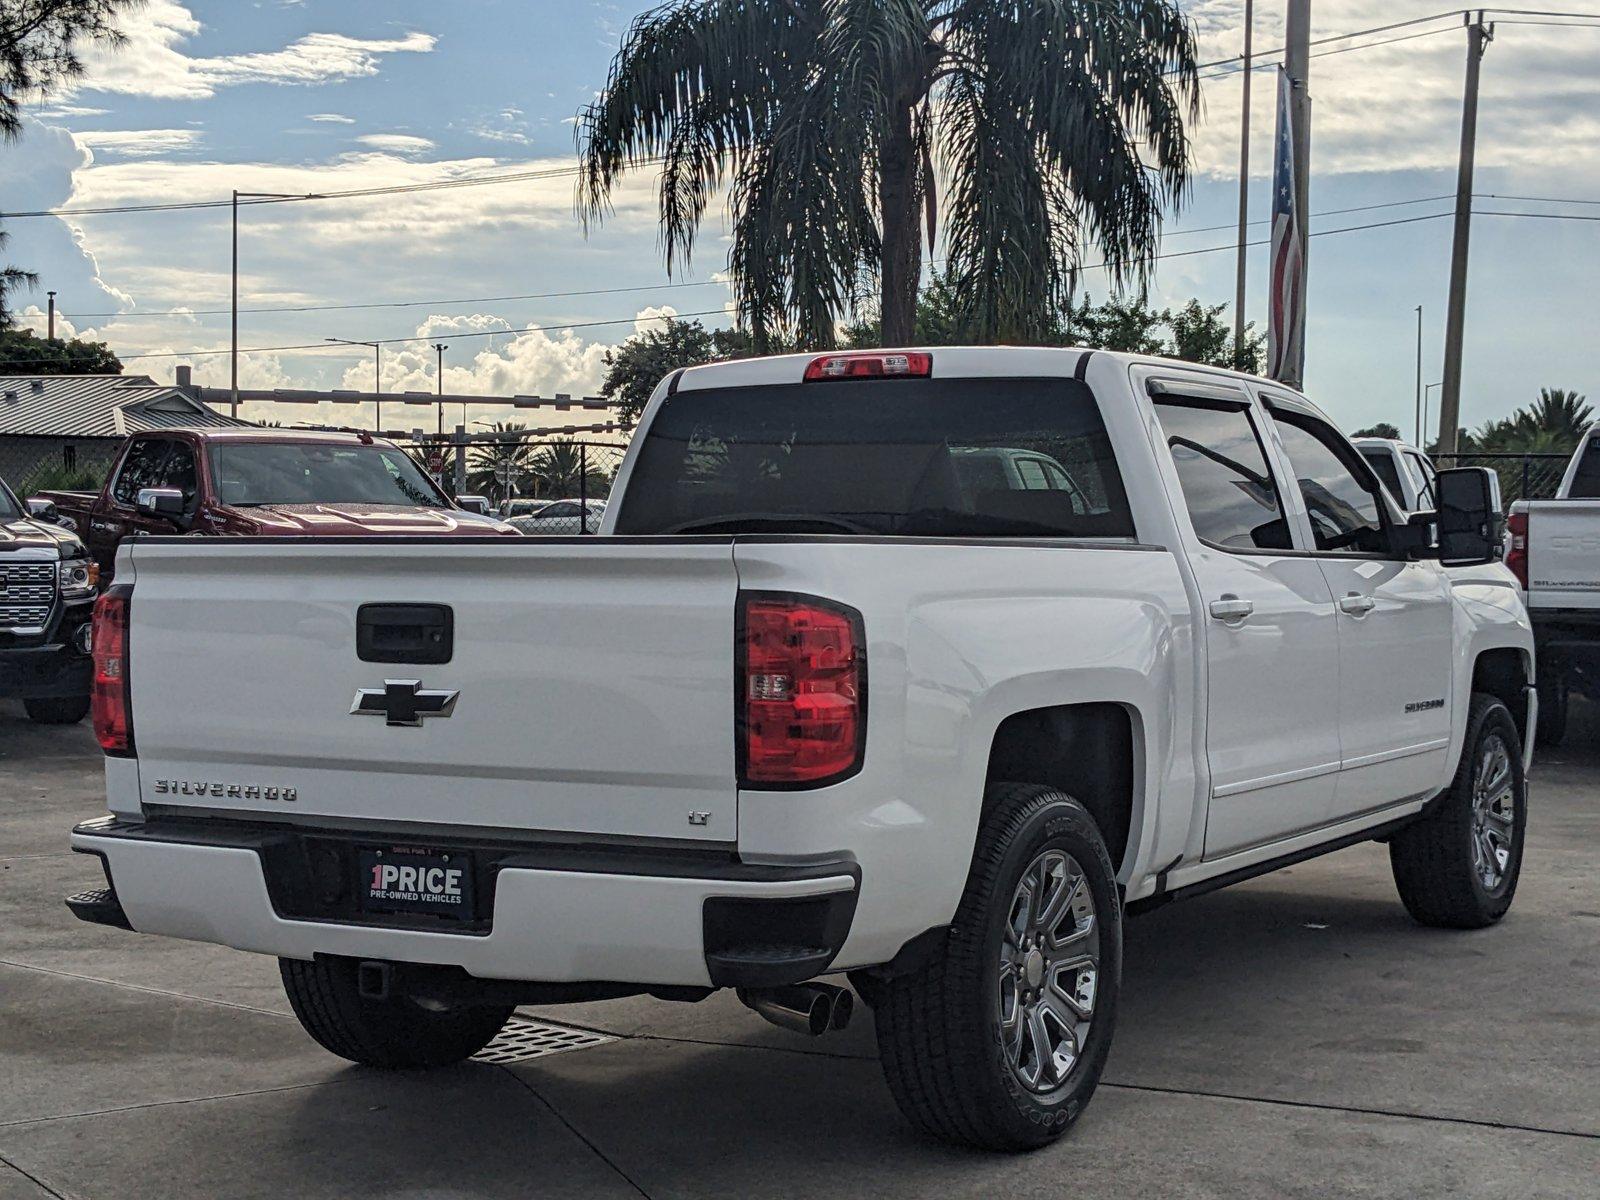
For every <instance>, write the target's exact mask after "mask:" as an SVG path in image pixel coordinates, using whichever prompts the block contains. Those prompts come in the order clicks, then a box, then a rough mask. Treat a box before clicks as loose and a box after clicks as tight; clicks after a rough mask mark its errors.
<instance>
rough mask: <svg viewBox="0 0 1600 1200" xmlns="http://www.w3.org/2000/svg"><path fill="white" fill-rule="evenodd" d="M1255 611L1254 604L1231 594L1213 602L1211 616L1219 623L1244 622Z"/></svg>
mask: <svg viewBox="0 0 1600 1200" xmlns="http://www.w3.org/2000/svg"><path fill="white" fill-rule="evenodd" d="M1255 610H1256V606H1255V605H1254V604H1252V603H1251V602H1250V601H1248V600H1241V599H1239V597H1237V596H1235V595H1234V594H1233V593H1231V592H1229V593H1227V594H1225V595H1224V596H1223V597H1222V599H1220V600H1213V601H1212V602H1211V615H1212V616H1213V617H1214V618H1216V619H1217V620H1218V621H1242V620H1244V619H1245V618H1246V617H1248V616H1249V615H1250V614H1251V613H1253V612H1255Z"/></svg>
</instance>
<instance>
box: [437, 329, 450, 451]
mask: <svg viewBox="0 0 1600 1200" xmlns="http://www.w3.org/2000/svg"><path fill="white" fill-rule="evenodd" d="M433 349H434V353H436V354H437V355H438V356H439V370H438V372H437V375H438V385H439V436H440V437H443V436H444V352H445V351H446V350H448V349H450V347H449V346H447V345H445V344H444V343H443V342H435V343H434V344H433Z"/></svg>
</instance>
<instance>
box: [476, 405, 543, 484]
mask: <svg viewBox="0 0 1600 1200" xmlns="http://www.w3.org/2000/svg"><path fill="white" fill-rule="evenodd" d="M493 432H494V434H495V440H494V441H492V442H489V443H488V444H487V445H483V446H475V447H473V450H472V453H471V455H470V456H469V457H468V459H467V486H468V487H469V488H471V489H472V490H473V491H475V492H483V493H485V494H487V495H488V496H489V497H490V499H498V500H505V499H508V498H509V497H510V496H511V494H512V492H513V490H519V489H521V488H522V487H523V486H524V485H525V483H526V482H527V481H528V478H529V476H530V475H532V474H533V472H532V469H531V464H532V460H533V448H532V447H531V446H529V445H528V443H527V441H526V440H525V439H526V438H527V436H528V427H527V426H526V425H524V424H522V423H521V422H520V421H496V422H495V423H494V427H493Z"/></svg>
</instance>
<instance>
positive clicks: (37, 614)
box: [0, 480, 99, 725]
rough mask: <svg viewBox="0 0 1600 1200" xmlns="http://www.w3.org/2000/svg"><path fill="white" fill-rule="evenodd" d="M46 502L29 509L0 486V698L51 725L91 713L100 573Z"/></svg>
mask: <svg viewBox="0 0 1600 1200" xmlns="http://www.w3.org/2000/svg"><path fill="white" fill-rule="evenodd" d="M57 519H58V518H57V514H56V511H55V506H54V505H53V504H51V503H49V502H47V501H38V502H33V503H30V504H29V505H28V506H26V507H24V505H23V504H22V502H21V501H20V500H18V499H17V497H16V493H14V492H13V491H12V490H11V489H10V488H9V487H7V486H6V483H5V481H4V480H0V699H5V700H21V701H22V703H23V707H24V708H26V709H27V711H28V716H29V717H31V718H32V719H33V720H35V721H40V722H43V723H45V724H50V725H66V724H71V723H73V722H75V721H81V720H83V718H84V717H85V716H86V715H87V714H88V712H89V690H90V685H91V681H92V676H93V661H92V659H91V658H90V655H89V617H90V614H91V613H92V612H93V610H94V598H95V590H96V584H97V583H98V574H99V573H98V571H97V569H96V567H95V564H94V563H93V562H92V561H91V560H90V558H89V553H88V551H87V550H86V549H84V545H83V542H82V541H80V540H79V539H78V537H77V536H76V535H75V534H73V533H71V532H70V531H69V530H66V529H64V528H62V527H61V526H60V525H58V524H56V523H55V522H56V520H57Z"/></svg>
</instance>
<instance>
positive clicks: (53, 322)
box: [45, 292, 56, 342]
mask: <svg viewBox="0 0 1600 1200" xmlns="http://www.w3.org/2000/svg"><path fill="white" fill-rule="evenodd" d="M45 295H46V296H48V297H49V298H50V318H49V325H48V329H49V332H48V333H46V334H45V337H47V338H49V339H50V340H51V341H52V342H53V341H55V340H56V294H55V293H54V292H46V293H45Z"/></svg>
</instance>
